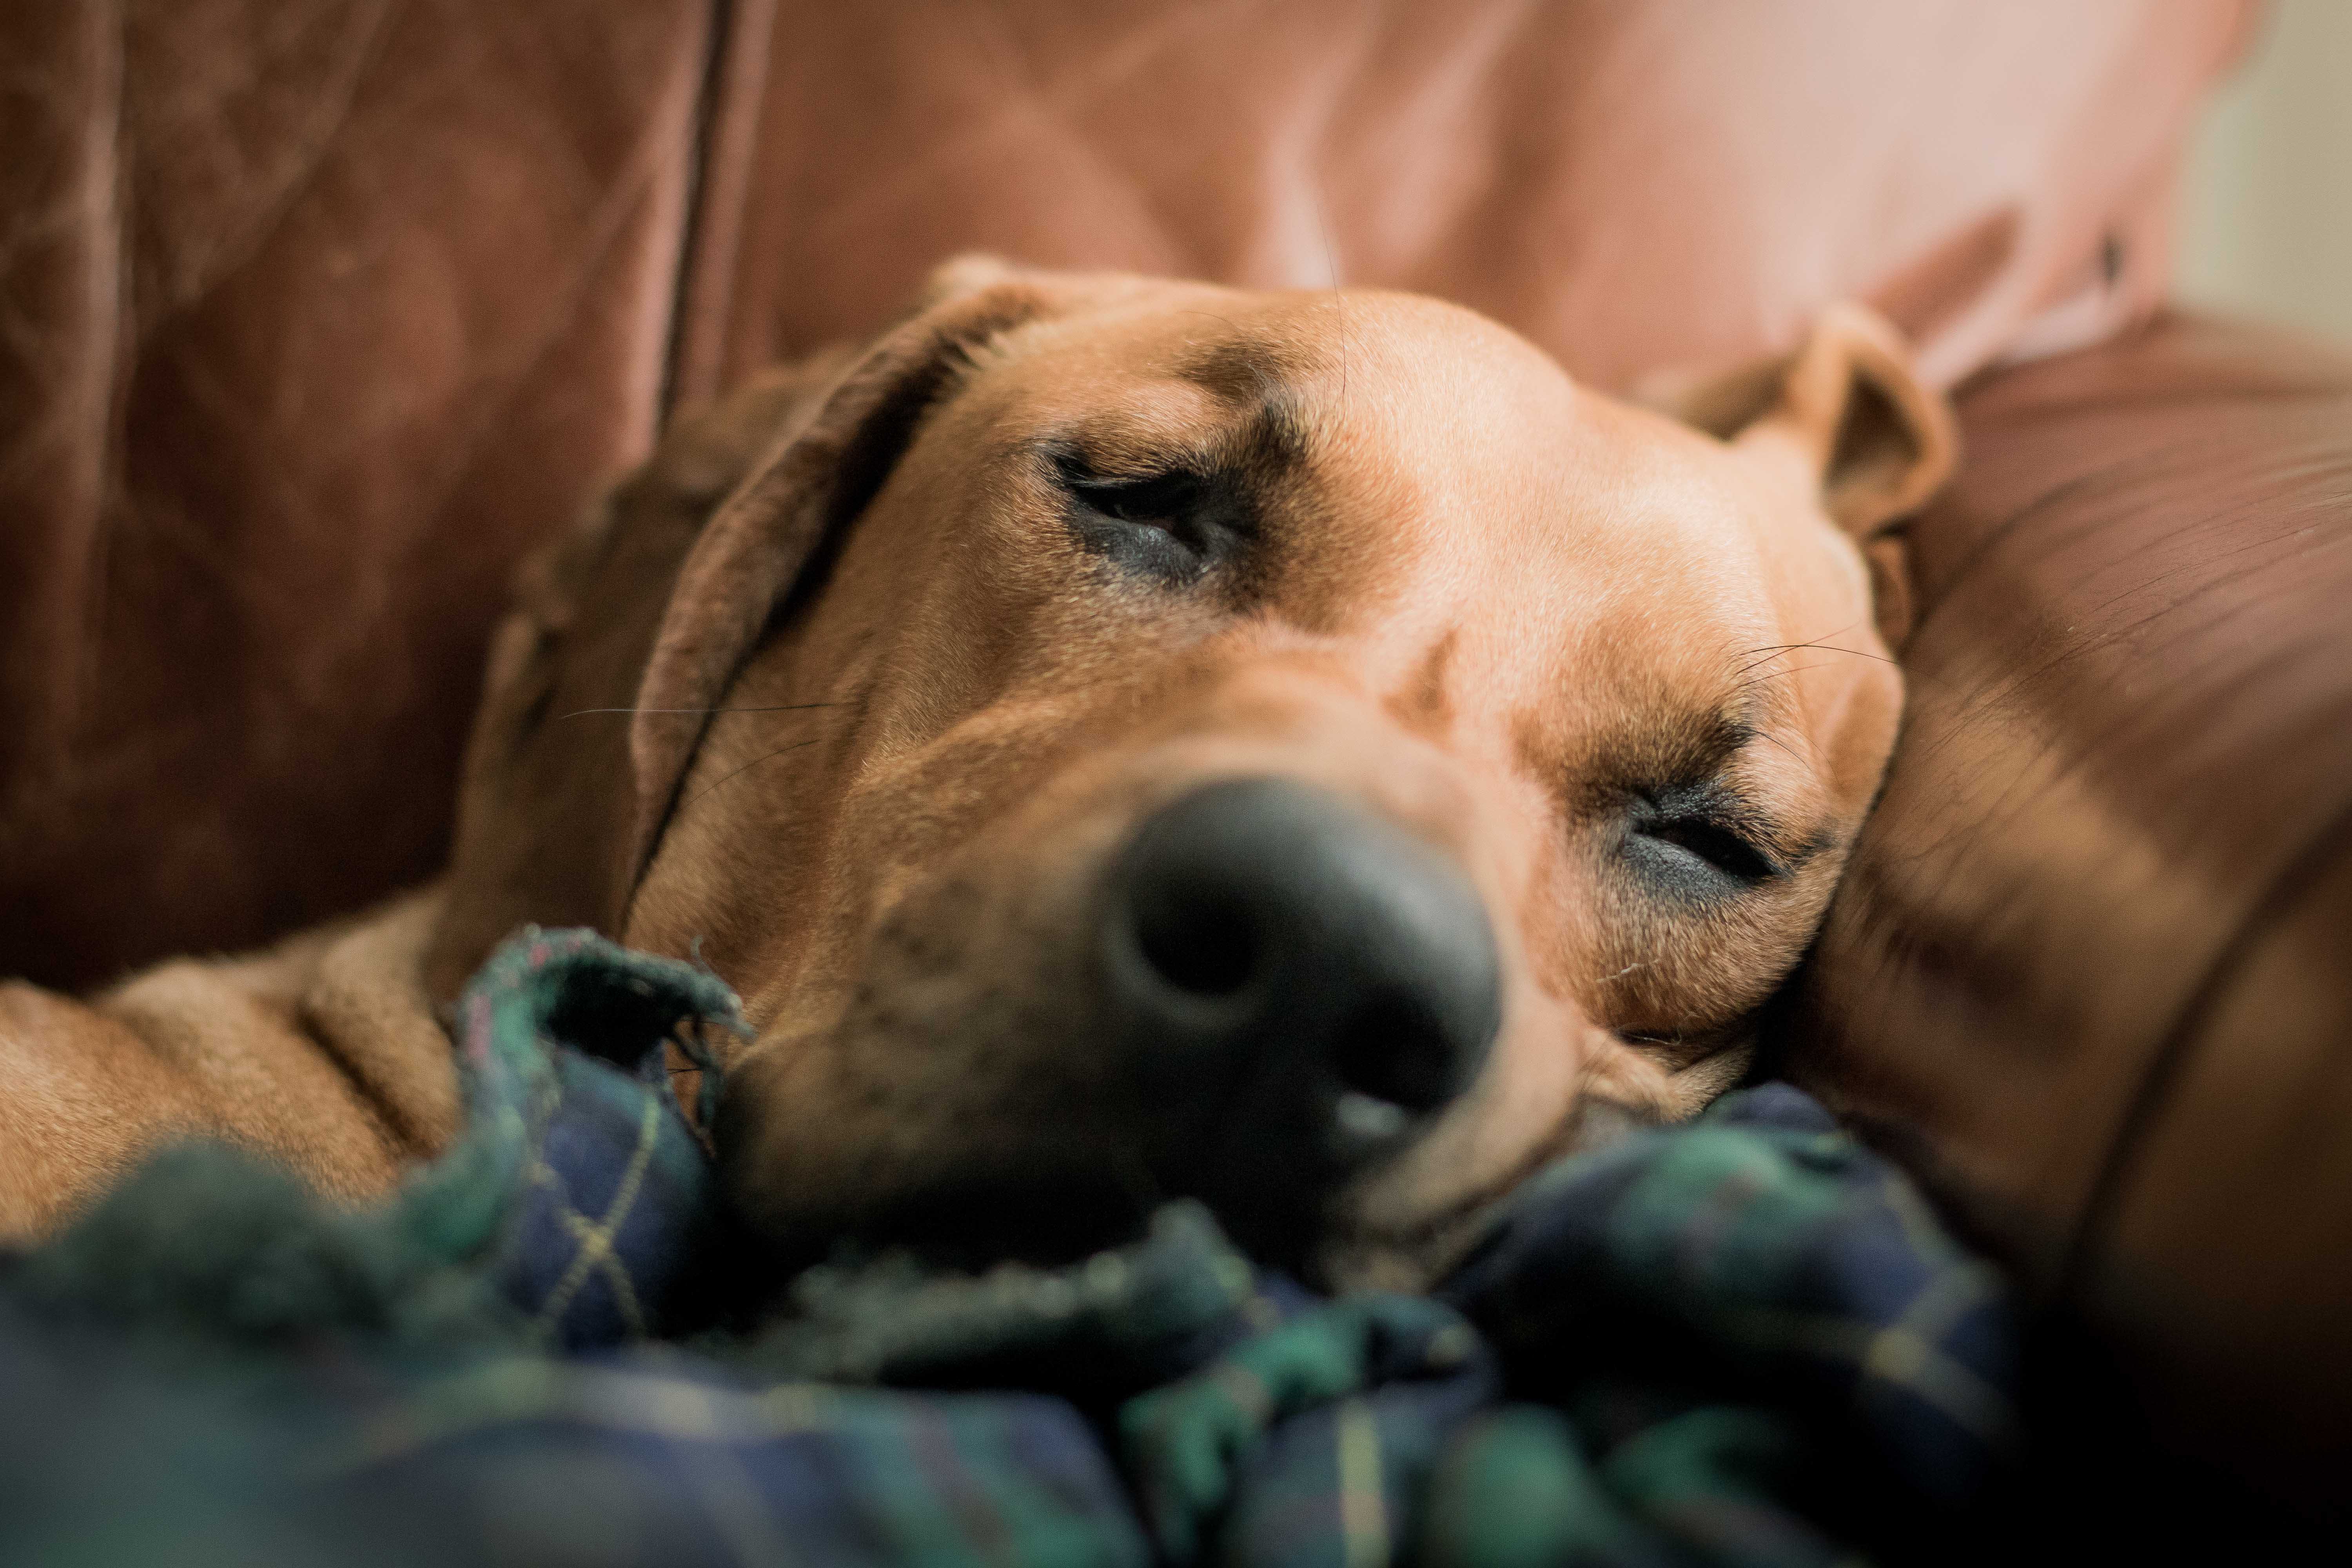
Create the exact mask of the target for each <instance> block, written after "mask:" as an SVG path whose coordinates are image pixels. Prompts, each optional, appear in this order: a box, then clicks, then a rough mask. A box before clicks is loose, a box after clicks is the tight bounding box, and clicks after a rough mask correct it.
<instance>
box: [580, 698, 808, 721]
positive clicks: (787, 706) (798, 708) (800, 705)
mask: <svg viewBox="0 0 2352 1568" xmlns="http://www.w3.org/2000/svg"><path fill="white" fill-rule="evenodd" d="M848 706H849V704H848V703H846V702H779V703H777V704H776V705H775V706H774V707H772V708H575V709H573V710H572V711H571V712H569V713H559V714H557V715H556V717H557V718H559V719H577V718H579V717H580V716H581V715H583V714H585V713H804V712H806V711H808V710H810V709H812V708H846V707H848Z"/></svg>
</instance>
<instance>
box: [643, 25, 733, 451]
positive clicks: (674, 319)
mask: <svg viewBox="0 0 2352 1568" xmlns="http://www.w3.org/2000/svg"><path fill="white" fill-rule="evenodd" d="M735 10H736V4H735V0H710V4H709V7H708V8H707V10H706V16H707V20H706V21H705V23H704V26H705V27H706V28H707V29H708V36H707V37H706V38H705V39H704V43H703V51H702V81H701V84H700V85H699V86H698V88H697V89H695V100H694V132H693V134H692V135H691V136H689V137H688V139H687V149H686V197H685V206H684V209H683V211H682V213H681V216H680V217H679V220H678V236H677V257H676V258H675V259H674V260H673V261H672V262H671V265H670V280H669V331H668V335H667V338H666V339H665V341H664V342H663V344H662V367H661V386H660V387H659V388H658V389H657V390H656V394H655V396H654V421H655V426H656V428H659V427H661V426H667V424H668V423H669V415H670V408H671V406H672V405H673V403H674V402H675V401H676V399H677V378H678V373H679V371H680V370H681V369H682V368H683V366H682V365H681V363H680V361H681V360H682V359H683V357H684V355H685V353H686V338H687V332H688V325H687V310H688V307H689V306H690V305H691V304H692V303H693V300H691V299H689V298H688V296H689V295H691V294H692V292H693V285H692V279H693V278H694V275H695V268H696V267H697V266H698V264H699V263H700V261H701V257H702V240H703V231H704V229H705V227H706V225H705V223H704V222H703V212H702V208H703V202H704V200H705V198H706V195H707V194H708V186H709V178H710V153H711V138H713V137H714V136H716V135H718V134H719V110H720V105H719V89H720V85H721V81H722V79H723V76H724V73H725V71H726V69H727V59H728V54H729V51H730V48H731V47H732V46H733V44H734V40H735V31H736V29H735Z"/></svg>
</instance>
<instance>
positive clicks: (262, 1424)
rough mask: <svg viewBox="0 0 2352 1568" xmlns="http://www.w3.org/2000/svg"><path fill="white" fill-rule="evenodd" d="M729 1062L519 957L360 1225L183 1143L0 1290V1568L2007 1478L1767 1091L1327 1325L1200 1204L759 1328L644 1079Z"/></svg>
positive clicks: (1132, 1554)
mask: <svg viewBox="0 0 2352 1568" xmlns="http://www.w3.org/2000/svg"><path fill="white" fill-rule="evenodd" d="M740 1027H741V1023H740V1017H739V1016H738V1014H737V1012H736V1008H735V1003H734V1000H733V998H732V997H731V996H730V994H728V993H727V991H726V989H725V987H724V986H723V985H721V984H719V982H718V981H716V980H715V979H713V978H712V977H711V976H709V974H707V973H700V972H698V971H696V970H694V969H692V968H689V967H687V966H684V965H680V964H676V963H667V962H665V961H661V960H656V959H652V958H648V957H646V956H644V955H641V954H634V953H629V952H625V951H623V950H621V949H618V948H616V947H614V946H612V945H611V944H610V943H607V942H603V941H601V940H600V939H598V938H596V937H594V936H593V935H592V934H589V933H586V932H576V931H575V932H541V931H530V932H526V933H525V934H524V935H523V936H521V937H520V938H518V939H517V940H516V941H515V942H513V943H511V944H509V947H508V948H507V949H506V950H504V951H503V952H501V953H500V954H499V956H498V957H497V958H496V959H494V960H493V962H492V963H490V964H489V965H488V967H487V968H486V969H485V971H484V972H483V973H482V974H481V975H480V976H479V977H478V979H477V980H476V981H475V983H474V984H473V985H472V987H471V988H470V989H469V991H468V992H467V995H466V997H465V999H464V1001H463V1002H462V1004H461V1010H460V1017H459V1029H458V1033H459V1037H460V1047H461V1050H462V1053H463V1059H464V1061H465V1063H466V1066H467V1084H468V1094H469V1105H470V1120H469V1124H468V1129H467V1132H466V1134H465V1136H464V1138H463V1139H462V1141H461V1142H459V1144H458V1145H457V1147H456V1148H454V1149H453V1150H452V1151H451V1152H449V1153H448V1154H447V1155H446V1157H445V1158H444V1159H442V1160H441V1161H439V1162H437V1163H436V1164H435V1165H433V1166H432V1167H431V1168H429V1169H427V1170H425V1171H424V1172H422V1173H419V1175H418V1176H417V1177H416V1179H415V1181H413V1182H412V1183H411V1184H409V1186H408V1187H407V1188H406V1189H404V1192H403V1193H402V1194H400V1196H399V1197H398V1198H397V1199H396V1200H395V1201H394V1202H393V1203H391V1204H389V1205H385V1206H384V1207H383V1208H382V1209H380V1210H376V1211H373V1212H370V1213H364V1214H352V1213H348V1212H341V1211H336V1210H332V1209H330V1208H327V1207H325V1206H324V1205H320V1204H317V1203H316V1202H314V1201H313V1200H311V1199H310V1197H309V1196H308V1195H307V1194H303V1193H302V1192H300V1191H299V1189H297V1188H295V1187H294V1186H293V1185H292V1184H290V1183H289V1181H287V1180H286V1179H284V1178H283V1177H280V1176H278V1175H277V1174H276V1173H272V1172H270V1171H269V1170H268V1169H266V1168H264V1167H262V1166H259V1165H257V1164H256V1163H251V1162H248V1161H246V1160H244V1159H243V1158H241V1157H239V1156H237V1155H236V1154H235V1153H234V1152H229V1151H226V1150H225V1149H221V1148H218V1147H198V1148H191V1149H187V1150H183V1151H177V1152H173V1153H170V1154H168V1155H166V1156H163V1158H161V1159H159V1160H158V1161H157V1162H155V1163H152V1165H150V1166H149V1167H148V1168H147V1169H146V1170H144V1171H143V1172H142V1173H139V1174H138V1175H137V1176H135V1177H134V1178H132V1180H131V1181H130V1182H129V1183H127V1184H125V1185H124V1186H123V1187H122V1188H121V1189H120V1190H119V1191H118V1192H117V1194H114V1196H113V1197H111V1198H110V1200H109V1201H108V1202H107V1203H106V1204H105V1205H102V1206H101V1207H100V1209H98V1210H97V1211H96V1212H94V1213H93V1214H92V1215H89V1218H88V1219H87V1220H86V1221H84V1222H83V1223H82V1224H81V1225H80V1226H79V1227H78V1228H77V1229H76V1230H75V1231H73V1232H71V1233H69V1234H68V1236H66V1237H62V1238H60V1239H59V1240H58V1242H56V1243H53V1244H51V1245H50V1246H48V1247H44V1248H42V1249H39V1250H37V1251H36V1252H33V1253H30V1254H26V1255H25V1256H22V1257H19V1258H14V1259H12V1260H9V1261H8V1263H7V1264H6V1265H5V1268H0V1401H5V1408H6V1409H7V1410H8V1411H9V1413H10V1417H11V1419H10V1420H9V1421H7V1422H5V1423H0V1560H5V1562H8V1563H43V1564H74V1563H87V1564H114V1563H156V1562H165V1561H169V1562H173V1563H211V1562H219V1563H240V1564H254V1563H310V1562H333V1563H355V1564H366V1563H424V1562H430V1563H436V1564H438V1563H518V1562H524V1563H599V1564H604V1563H611V1564H622V1563H665V1564H699V1563H713V1564H717V1563H940V1564H950V1563H1024V1564H1026V1563H1070V1564H1078V1563H1106V1564H1109V1563H1118V1564H1127V1563H1134V1564H1142V1563H1154V1562H1160V1563H1232V1564H1276V1563H1280V1564H1291V1563H1331V1564H1347V1565H1351V1568H1352V1565H1360V1564H1378V1563H1426V1564H1495V1565H1505V1564H1521V1563H1527V1564H1534V1563H1595V1564H1617V1563H1622V1564H1661V1565H1664V1564H1697V1563H1789V1564H1801V1563H1821V1564H1828V1563H1853V1562H1856V1561H1858V1560H1861V1559H1862V1558H1864V1557H1865V1556H1868V1555H1879V1556H1885V1557H1892V1558H1915V1557H1919V1556H1923V1555H1937V1554H1938V1549H1939V1548H1948V1547H1949V1545H1950V1543H1951V1542H1953V1541H1954V1540H1956V1539H1958V1536H1957V1535H1956V1533H1955V1532H1956V1531H1957V1530H1958V1527H1959V1525H1960V1523H1961V1522H1962V1521H1964V1520H1965V1519H1966V1518H1967V1516H1968V1514H1969V1510H1971V1509H1972V1508H1973V1507H1974V1506H1975V1505H1977V1504H1978V1503H1979V1502H1980V1501H1981V1500H1982V1499H1983V1498H1984V1497H1985V1496H1986V1495H1987V1490H1988V1489H1989V1488H1990V1487H1991V1486H1992V1485H1993V1484H1994V1482H1995V1480H1996V1479H1997V1478H1998V1477H1999V1476H2000V1472H2001V1468H2002V1465H2003V1463H2004V1456H2005V1454H2006V1453H2007V1451H2008V1449H2009V1447H2010V1445H2011V1442H2012V1427H2013V1418H2012V1415H2011V1408H2010V1396H2009V1390H2010V1388H2011V1383H2012V1379H2013V1367H2012V1363H2013V1359H2014V1354H2015V1351H2014V1328H2013V1322H2012V1317H2011V1308H2010V1306H2009V1304H2008V1302H2007V1300H2005V1298H2004V1294H2003V1290H2002V1287H2001V1285H2000V1281H1999V1279H1998V1278H1997V1277H1996V1276H1995V1275H1994V1274H1993V1273H1992V1272H1991V1271H1990V1269H1989V1268H1987V1267H1986V1266H1985V1265H1983V1264H1982V1263H1980V1262H1978V1261H1976V1260H1974V1259H1972V1258H1969V1256H1967V1255H1966V1254H1965V1253H1964V1252H1962V1251H1961V1250H1960V1249H1959V1248H1958V1247H1956V1246H1955V1245H1954V1244H1953V1243H1952V1242H1951V1240H1950V1239H1949V1238H1948V1237H1947V1236H1946V1235H1945V1234H1944V1233H1943V1232H1942V1230H1941V1229H1940V1228H1939V1227H1938V1226H1937V1224H1936V1222H1935V1220H1934V1218H1933V1217H1932V1215H1930V1214H1929V1213H1928V1212H1927V1209H1926V1207H1925V1206H1924V1205H1923V1204H1922V1203H1921V1202H1920V1200H1919V1198H1918V1196H1917V1194H1916V1193H1915V1192H1914V1191H1913V1190H1912V1189H1911V1187H1910V1186H1909V1185H1908V1184H1906V1182H1905V1181H1904V1180H1903V1178H1902V1177H1901V1176H1900V1175H1898V1174H1897V1173H1895V1172H1894V1171H1893V1170H1892V1169H1890V1168H1889V1167H1888V1166H1886V1165H1885V1163H1882V1162H1880V1161H1879V1160H1877V1159H1876V1158H1874V1156H1873V1155H1872V1154H1870V1153H1869V1152H1867V1151H1865V1150H1864V1149H1863V1148H1861V1147H1860V1146H1859V1145H1857V1144H1856V1143H1855V1142H1853V1140H1852V1139H1850V1138H1848V1137H1847V1136H1845V1135H1844V1134H1843V1133H1841V1132H1840V1131H1837V1130H1836V1129H1835V1127H1834V1126H1832V1123H1831V1122H1830V1121H1829V1119H1828V1118H1827V1117H1826V1116H1825V1115H1823V1113H1822V1111H1821V1110H1820V1109H1819V1108H1818V1107H1816V1106H1814V1105H1813V1104H1812V1103H1811V1101H1809V1100H1806V1099H1805V1098H1804V1097H1803V1096H1801V1095H1800V1094H1799V1093H1797V1092H1796V1091H1795V1090H1793V1089H1789V1088H1787V1087H1785V1086H1780V1085H1767V1086H1764V1087H1762V1088H1759V1089H1749V1090H1747V1091H1744V1092H1742V1093H1738V1094H1735V1095H1733V1096H1730V1097H1728V1098H1727V1099H1726V1100H1723V1101H1722V1102H1720V1103H1719V1104H1718V1105H1717V1107H1716V1108H1715V1109H1714V1110H1712V1111H1710V1112H1709V1113H1708V1114H1707V1115H1706V1116H1705V1117H1703V1118H1701V1119H1700V1120H1699V1121H1697V1122H1696V1123H1694V1124H1692V1125H1690V1126H1688V1127H1685V1128H1680V1129H1674V1130H1667V1131H1652V1132H1644V1133H1639V1134H1636V1135H1634V1136H1633V1137H1632V1138H1630V1139H1629V1140H1627V1141H1625V1142H1622V1143H1620V1144H1618V1145H1615V1146H1613V1147H1612V1148H1611V1149H1609V1150H1607V1151H1605V1152H1600V1153H1596V1154H1592V1155H1588V1156H1583V1157H1580V1158H1577V1159H1572V1160H1570V1161H1567V1162H1564V1163H1561V1164H1560V1165H1559V1166H1558V1167H1556V1168H1554V1169H1552V1170H1550V1171H1549V1172H1547V1173H1543V1174H1542V1175H1541V1176H1540V1177H1539V1178H1538V1179H1537V1180H1535V1181H1533V1182H1531V1183H1530V1184H1528V1187H1527V1188H1526V1190H1525V1191H1523V1192H1522V1193H1521V1194H1519V1196H1518V1197H1517V1199H1516V1200H1515V1202H1514V1204H1513V1205H1511V1207H1510V1209H1509V1212H1508V1213H1507V1215H1505V1217H1504V1218H1503V1220H1502V1222H1501V1223H1500V1224H1499V1225H1498V1226H1497V1227H1496V1230H1495V1231H1494V1233H1493V1234H1492V1236H1491V1237H1489V1238H1488V1240H1487V1241H1486V1243H1485V1244H1484V1245H1483V1246H1482V1247H1480V1248H1479V1250H1478V1251H1477V1252H1476V1253H1475V1256H1473V1258H1471V1259H1470V1260H1469V1261H1468V1262H1467V1263H1466V1264H1465V1266H1464V1267H1463V1268H1462V1269H1461V1270H1460V1271H1459V1272H1458V1273H1457V1274H1456V1275H1455V1277H1454V1279H1451V1280H1450V1281H1448V1282H1447V1284H1446V1285H1445V1287H1444V1289H1442V1290H1440V1291H1439V1292H1437V1293H1435V1294H1433V1295H1432V1296H1430V1297H1426V1298H1408V1297H1399V1296H1364V1297H1356V1298H1348V1299H1343V1300H1322V1299H1319V1298H1318V1297H1316V1296H1314V1295H1313V1294H1311V1293H1310V1292H1308V1291H1307V1290H1304V1289H1300V1288H1299V1287H1298V1286H1297V1285H1296V1284H1295V1283H1293V1282H1291V1281H1288V1280H1286V1279H1282V1278H1280V1277H1278V1276H1276V1275H1273V1274H1270V1273H1268V1272H1266V1271H1265V1270H1261V1269H1257V1268H1253V1267H1252V1266H1251V1265H1250V1263H1249V1262H1248V1261H1247V1260H1246V1259H1245V1258H1242V1257H1241V1256H1240V1255H1239V1254H1237V1253H1236V1252H1235V1251H1234V1249H1233V1248H1232V1247H1230V1246H1229V1245H1228V1244H1227V1242H1226V1241H1225V1239H1224V1237H1223V1236H1222V1234H1221V1233H1220V1232H1219V1231H1218V1229H1217V1227H1216V1225H1215V1223H1214V1221H1213V1219H1212V1218H1211V1217H1210V1215H1208V1214H1207V1213H1206V1212H1205V1211H1204V1210H1202V1209H1201V1208H1200V1207H1198V1206H1197V1205H1190V1204H1176V1205H1170V1206H1169V1207H1168V1208H1166V1209H1164V1210H1162V1211H1161V1212H1160V1214H1159V1215H1157V1216H1156V1217H1155V1218H1154V1220H1153V1221H1152V1223H1151V1225H1150V1229H1149V1232H1148V1234H1146V1235H1144V1236H1143V1237H1140V1238H1139V1239H1138V1240H1136V1241H1135V1242H1134V1243H1132V1244H1131V1245H1129V1246H1127V1247H1121V1248H1118V1249H1116V1250H1112V1251H1107V1252H1104V1253H1102V1254H1100V1255H1098V1256H1096V1257H1094V1258H1089V1259H1087V1260H1086V1261H1085V1262H1083V1263H1081V1264H1079V1265H1077V1266H1075V1267H1072V1268H1061V1269H1040V1268H1026V1267H1022V1266H1017V1265H1006V1266H1003V1267H999V1268H994V1269H992V1270H990V1271H988V1272H985V1273H982V1274H978V1275H961V1274H946V1273H939V1272H934V1271H929V1270H927V1269H925V1268H922V1267H921V1266H919V1264H917V1263H916V1262H914V1261H913V1260H911V1259H908V1258H903V1257H881V1258H840V1259H836V1260H835V1261H834V1262H832V1263H829V1264H827V1265H825V1266H824V1267H821V1268H815V1269H811V1270H809V1271H807V1272H806V1273H804V1274H803V1275H802V1276H800V1277H799V1278H798V1279H794V1280H792V1281H790V1282H788V1283H787V1284H786V1285H785V1286H784V1287H783V1288H782V1290H781V1294H776V1293H772V1292H774V1291H775V1289H776V1286H777V1282H775V1281H772V1280H769V1279H764V1278H763V1277H762V1276H761V1273H760V1271H759V1269H758V1268H757V1267H756V1266H755V1265H756V1258H757V1252H756V1249H755V1248H752V1247H750V1246H749V1244H748V1243H747V1242H746V1241H745V1240H744V1239H743V1238H741V1237H738V1236H736V1235H735V1234H733V1233H732V1232H731V1230H730V1224H729V1221H728V1219H727V1216H726V1215H725V1214H724V1212H723V1210H722V1209H721V1207H720V1205H719V1204H718V1203H717V1201H716V1197H715V1192H714V1188H713V1185H712V1180H711V1172H710V1166H709V1161H708V1158H707V1154H706V1152H705V1151H704V1149H703V1148H702V1146H701V1144H700V1143H699V1142H698V1139H697V1136H696V1133H695V1131H694V1130H693V1128H692V1127H691V1125H690V1124H689V1123H688V1121H687V1119H686V1118H684V1117H683V1116H681V1115H680V1114H678V1112H677V1109H676V1105H675V1102H674V1100H673V1099H672V1097H671V1095H670V1093H669V1091H668V1089H667V1064H668V1062H669V1061H670V1059H671V1058H670V1052H671V1051H672V1050H673V1049H676V1050H677V1051H678V1052H681V1053H683V1055H684V1056H685V1058H686V1059H688V1060H690V1061H694V1062H698V1063H700V1064H703V1065H704V1066H705V1068H706V1070H705V1072H704V1074H703V1085H704V1092H705V1093H712V1094H715V1092H716V1089H717V1073H716V1072H715V1070H709V1063H710V1061H711V1053H710V1052H709V1049H708V1045H707V1042H708V1041H709V1038H710V1037H711V1035H712V1033H713V1032H714V1031H718V1030H724V1029H733V1028H740ZM755 1307H756V1308H757V1310H753V1309H754V1308H755Z"/></svg>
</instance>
